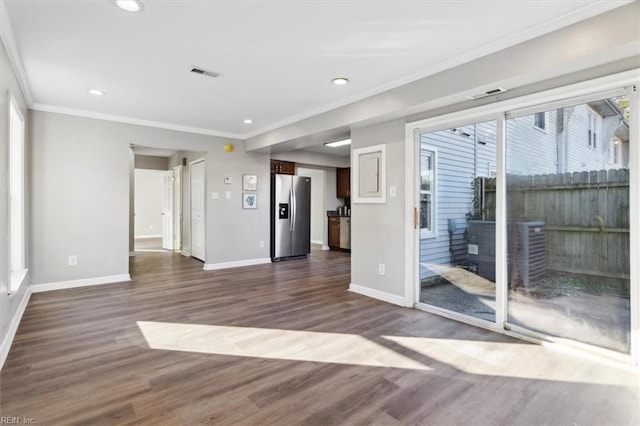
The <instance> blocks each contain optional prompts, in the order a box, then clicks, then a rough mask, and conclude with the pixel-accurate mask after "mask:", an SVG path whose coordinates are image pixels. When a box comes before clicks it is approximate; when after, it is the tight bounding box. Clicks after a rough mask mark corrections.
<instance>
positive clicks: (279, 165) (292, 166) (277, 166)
mask: <svg viewBox="0 0 640 426" xmlns="http://www.w3.org/2000/svg"><path fill="white" fill-rule="evenodd" d="M271 174H272V175H276V174H278V175H295V174H296V163H292V162H291V161H280V160H271Z"/></svg>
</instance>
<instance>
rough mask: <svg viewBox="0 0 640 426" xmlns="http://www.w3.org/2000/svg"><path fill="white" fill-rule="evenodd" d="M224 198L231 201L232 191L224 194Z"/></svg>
mask: <svg viewBox="0 0 640 426" xmlns="http://www.w3.org/2000/svg"><path fill="white" fill-rule="evenodd" d="M224 198H226V199H227V200H230V199H231V191H227V192H225V193H224Z"/></svg>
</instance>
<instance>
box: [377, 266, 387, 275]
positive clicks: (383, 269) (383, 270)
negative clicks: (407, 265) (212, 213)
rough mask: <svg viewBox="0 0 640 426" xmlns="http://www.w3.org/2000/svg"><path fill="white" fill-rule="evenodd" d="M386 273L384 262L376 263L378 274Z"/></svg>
mask: <svg viewBox="0 0 640 426" xmlns="http://www.w3.org/2000/svg"><path fill="white" fill-rule="evenodd" d="M385 273H386V270H385V266H384V263H381V264H379V265H378V275H384V274H385Z"/></svg>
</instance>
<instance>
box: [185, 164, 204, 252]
mask: <svg viewBox="0 0 640 426" xmlns="http://www.w3.org/2000/svg"><path fill="white" fill-rule="evenodd" d="M189 188H190V197H189V199H190V211H191V256H192V257H195V258H196V259H198V260H201V261H203V262H204V261H205V241H206V239H205V170H204V159H200V160H196V161H193V162H191V163H189Z"/></svg>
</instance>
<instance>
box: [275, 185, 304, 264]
mask: <svg viewBox="0 0 640 426" xmlns="http://www.w3.org/2000/svg"><path fill="white" fill-rule="evenodd" d="M309 253H311V178H310V177H304V176H291V175H273V176H271V260H272V261H273V262H278V261H280V260H286V259H292V258H297V257H307V256H308V255H309Z"/></svg>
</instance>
